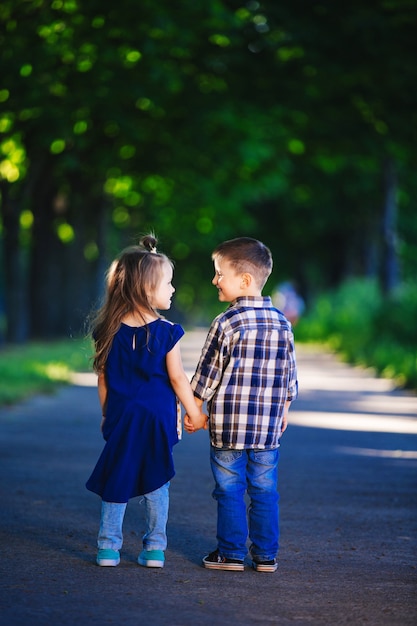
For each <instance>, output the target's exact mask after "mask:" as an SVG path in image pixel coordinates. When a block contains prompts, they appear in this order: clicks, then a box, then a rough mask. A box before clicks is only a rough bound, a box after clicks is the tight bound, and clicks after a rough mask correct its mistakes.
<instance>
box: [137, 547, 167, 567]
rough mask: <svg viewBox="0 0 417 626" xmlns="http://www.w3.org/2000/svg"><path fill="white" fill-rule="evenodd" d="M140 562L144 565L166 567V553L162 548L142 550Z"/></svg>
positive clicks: (139, 557)
mask: <svg viewBox="0 0 417 626" xmlns="http://www.w3.org/2000/svg"><path fill="white" fill-rule="evenodd" d="M138 563H139V565H143V567H164V563H165V555H164V553H163V551H162V550H142V552H141V553H140V554H139V556H138Z"/></svg>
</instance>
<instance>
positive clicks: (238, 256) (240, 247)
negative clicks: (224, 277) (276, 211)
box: [211, 237, 273, 289]
mask: <svg viewBox="0 0 417 626" xmlns="http://www.w3.org/2000/svg"><path fill="white" fill-rule="evenodd" d="M211 258H212V259H213V261H214V260H215V259H219V260H220V259H225V260H226V261H228V262H229V263H230V265H231V266H232V267H233V269H234V270H235V272H236V273H237V274H243V273H245V272H248V273H249V274H252V276H253V277H254V279H255V281H256V283H257V285H258V287H259V288H260V289H262V288H263V286H264V285H265V283H266V281H267V280H268V277H269V275H270V274H271V272H272V265H273V262H272V254H271V251H270V249H269V248H267V247H266V246H265V244H263V243H262V242H261V241H258V240H257V239H253V238H252V237H237V238H236V239H229V240H228V241H224V242H223V243H221V244H219V245H218V246H217V248H215V250H214V251H213V253H212V255H211Z"/></svg>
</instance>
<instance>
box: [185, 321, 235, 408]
mask: <svg viewBox="0 0 417 626" xmlns="http://www.w3.org/2000/svg"><path fill="white" fill-rule="evenodd" d="M227 345H228V342H227V340H226V338H225V336H224V333H222V331H221V327H220V324H219V321H218V320H214V321H213V323H212V325H211V326H210V329H209V332H208V334H207V337H206V341H205V343H204V346H203V350H202V352H201V357H200V360H199V362H198V365H197V368H196V371H195V374H194V376H193V377H192V379H191V388H192V389H193V391H194V395H195V396H197V398H200V400H211V398H212V397H213V396H214V394H215V392H216V389H217V387H218V385H219V383H220V381H221V378H222V374H223V370H224V367H225V365H226V362H227V360H228V349H227Z"/></svg>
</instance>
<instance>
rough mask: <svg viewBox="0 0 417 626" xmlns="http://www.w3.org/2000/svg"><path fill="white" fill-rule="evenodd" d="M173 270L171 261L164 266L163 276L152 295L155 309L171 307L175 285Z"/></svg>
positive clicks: (163, 309)
mask: <svg viewBox="0 0 417 626" xmlns="http://www.w3.org/2000/svg"><path fill="white" fill-rule="evenodd" d="M172 276H173V270H172V267H171V265H170V264H169V263H164V265H163V266H162V277H161V280H160V281H159V284H158V286H157V288H156V289H155V291H154V293H153V294H152V296H151V303H152V306H153V307H154V308H155V309H160V310H161V311H167V310H168V309H169V308H170V307H171V298H172V294H173V293H174V292H175V287H174V286H173V285H172Z"/></svg>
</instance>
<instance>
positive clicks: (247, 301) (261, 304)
mask: <svg viewBox="0 0 417 626" xmlns="http://www.w3.org/2000/svg"><path fill="white" fill-rule="evenodd" d="M230 306H238V307H241V306H249V307H252V308H255V309H261V308H262V309H263V308H265V307H271V306H272V300H271V298H270V296H243V297H241V298H236V300H235V301H234V302H232V303H231V305H230Z"/></svg>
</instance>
